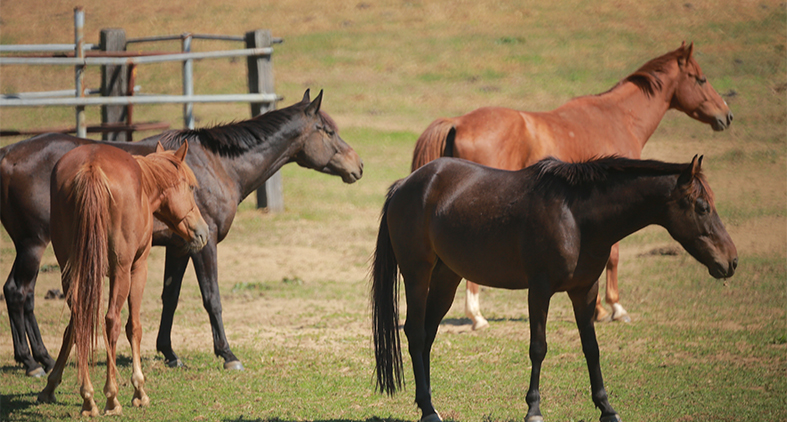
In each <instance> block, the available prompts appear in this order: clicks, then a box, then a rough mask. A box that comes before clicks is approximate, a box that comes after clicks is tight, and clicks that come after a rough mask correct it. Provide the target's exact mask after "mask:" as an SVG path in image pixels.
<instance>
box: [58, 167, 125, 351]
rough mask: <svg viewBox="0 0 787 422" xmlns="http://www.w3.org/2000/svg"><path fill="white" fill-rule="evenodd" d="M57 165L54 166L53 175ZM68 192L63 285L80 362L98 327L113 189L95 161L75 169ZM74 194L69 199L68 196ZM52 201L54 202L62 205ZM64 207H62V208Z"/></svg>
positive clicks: (93, 348)
mask: <svg viewBox="0 0 787 422" xmlns="http://www.w3.org/2000/svg"><path fill="white" fill-rule="evenodd" d="M58 169H59V166H56V167H55V172H56V173H55V174H54V175H53V178H56V177H57V176H58V174H59V172H58ZM66 186H70V187H71V192H62V193H61V195H62V194H64V195H67V196H61V200H66V202H67V205H66V206H67V207H73V208H72V209H70V210H68V211H67V212H69V213H72V215H73V217H74V218H73V220H72V221H73V225H72V227H71V228H70V233H71V234H72V236H71V239H72V240H71V245H70V246H71V251H70V255H69V257H68V260H67V262H66V264H65V268H63V287H64V288H65V289H67V300H68V303H69V304H70V306H71V319H72V321H73V333H74V336H75V339H74V340H75V344H76V346H77V356H78V359H79V361H80V362H82V363H87V362H88V359H92V356H93V350H95V346H96V342H97V338H98V331H99V326H100V324H99V321H100V319H99V311H100V310H101V307H102V306H101V301H102V298H103V285H104V283H103V281H104V274H106V272H107V268H108V266H109V260H108V239H107V236H108V235H107V227H108V224H109V203H110V201H111V200H112V193H111V191H110V188H109V183H108V179H107V175H106V173H104V171H103V169H101V167H99V166H97V165H96V164H95V163H86V164H83V165H82V166H81V167H80V168H79V170H77V172H76V175H75V177H74V180H73V183H72V184H70V185H68V184H67V185H66ZM69 197H71V198H73V200H68V199H67V198H69ZM63 205H64V204H62V203H61V204H55V203H54V201H53V206H63ZM63 211H64V210H62V209H61V212H63Z"/></svg>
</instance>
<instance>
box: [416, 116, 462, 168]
mask: <svg viewBox="0 0 787 422" xmlns="http://www.w3.org/2000/svg"><path fill="white" fill-rule="evenodd" d="M455 137H456V128H455V127H454V121H453V119H451V118H448V117H441V118H439V119H437V120H435V121H434V122H432V124H430V125H429V127H427V128H426V130H425V131H424V133H422V134H421V136H419V137H418V141H416V142H415V149H414V150H413V163H412V165H411V166H410V171H411V172H412V171H416V170H418V169H419V168H420V167H422V166H424V165H426V163H428V162H430V161H433V160H436V159H438V158H440V157H451V156H452V155H453V146H454V138H455Z"/></svg>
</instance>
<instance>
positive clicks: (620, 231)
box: [572, 175, 677, 246]
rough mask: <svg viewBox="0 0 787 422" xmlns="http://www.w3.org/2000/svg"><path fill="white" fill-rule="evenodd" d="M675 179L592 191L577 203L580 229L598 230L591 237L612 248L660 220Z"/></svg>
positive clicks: (650, 179) (639, 181)
mask: <svg viewBox="0 0 787 422" xmlns="http://www.w3.org/2000/svg"><path fill="white" fill-rule="evenodd" d="M676 180H677V175H676V176H642V177H636V178H634V179H632V180H630V181H626V182H623V183H619V182H615V183H614V184H610V185H609V186H600V187H596V188H593V190H592V193H591V194H590V195H581V196H582V199H577V200H575V201H574V203H573V206H572V211H573V213H574V217H575V219H576V220H577V222H578V223H579V225H580V227H583V230H584V229H588V230H594V231H598V232H597V233H594V234H593V236H588V238H597V239H601V240H602V242H603V243H605V244H608V245H609V246H611V245H613V244H615V243H617V242H619V241H620V240H622V239H623V238H624V237H626V236H628V235H630V234H632V233H634V232H636V231H638V230H640V229H643V228H645V227H647V226H649V225H651V224H658V223H659V221H660V220H661V217H662V214H663V212H664V209H665V205H666V204H667V202H668V201H669V200H670V196H671V195H672V192H673V189H674V187H675V183H676Z"/></svg>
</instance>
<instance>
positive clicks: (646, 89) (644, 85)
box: [607, 46, 686, 97]
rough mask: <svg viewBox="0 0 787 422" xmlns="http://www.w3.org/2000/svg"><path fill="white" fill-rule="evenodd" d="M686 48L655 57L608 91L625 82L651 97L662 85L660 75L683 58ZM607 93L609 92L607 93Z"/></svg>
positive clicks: (681, 47) (682, 47)
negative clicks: (671, 64)
mask: <svg viewBox="0 0 787 422" xmlns="http://www.w3.org/2000/svg"><path fill="white" fill-rule="evenodd" d="M685 54H686V47H685V46H680V47H679V48H678V49H677V50H674V51H670V52H669V53H667V54H664V55H663V56H659V57H656V58H655V59H652V60H650V61H649V62H647V63H645V64H644V65H642V66H641V67H640V68H639V69H637V70H636V71H635V72H634V73H632V74H630V75H628V76H626V77H625V78H623V80H621V81H620V82H618V83H617V84H616V85H615V86H614V87H612V89H610V91H612V90H613V89H615V88H617V87H618V86H620V85H622V84H623V83H625V82H631V83H633V84H634V85H636V86H637V87H638V88H639V89H640V90H642V92H643V93H644V94H645V95H647V96H648V97H652V96H653V95H654V94H655V93H656V91H661V89H662V87H663V85H664V83H663V82H662V80H661V76H660V74H662V73H664V72H665V71H666V70H667V67H668V66H669V64H670V63H674V62H676V61H677V60H678V59H679V58H680V57H683V56H685ZM607 92H609V91H607Z"/></svg>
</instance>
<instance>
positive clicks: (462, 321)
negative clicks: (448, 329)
mask: <svg viewBox="0 0 787 422" xmlns="http://www.w3.org/2000/svg"><path fill="white" fill-rule="evenodd" d="M486 320H487V321H489V322H528V321H530V318H528V317H526V316H521V317H517V318H510V317H509V318H500V317H498V318H487V319H486ZM440 325H452V326H462V325H473V321H472V320H470V318H446V319H444V320H443V321H442V322H440Z"/></svg>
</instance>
